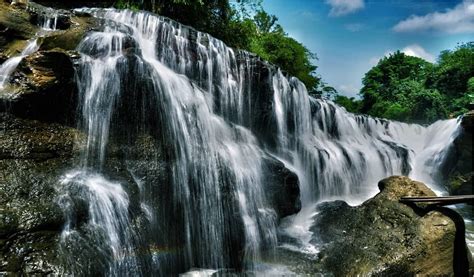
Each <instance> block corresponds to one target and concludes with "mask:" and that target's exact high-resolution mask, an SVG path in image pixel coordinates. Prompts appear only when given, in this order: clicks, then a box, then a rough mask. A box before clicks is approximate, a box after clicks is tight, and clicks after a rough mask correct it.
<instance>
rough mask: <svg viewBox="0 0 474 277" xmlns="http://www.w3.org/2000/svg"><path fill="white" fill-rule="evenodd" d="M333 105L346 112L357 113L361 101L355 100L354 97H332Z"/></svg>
mask: <svg viewBox="0 0 474 277" xmlns="http://www.w3.org/2000/svg"><path fill="white" fill-rule="evenodd" d="M334 103H336V104H338V105H339V106H342V107H344V108H346V110H347V111H348V112H351V113H359V112H360V107H361V104H362V101H361V100H356V99H355V98H354V97H350V98H349V97H347V96H344V95H336V96H335V97H334Z"/></svg>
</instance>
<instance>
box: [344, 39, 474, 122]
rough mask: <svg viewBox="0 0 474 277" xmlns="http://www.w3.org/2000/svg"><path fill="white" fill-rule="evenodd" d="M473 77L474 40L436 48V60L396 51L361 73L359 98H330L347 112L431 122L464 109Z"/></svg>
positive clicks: (470, 92) (467, 106)
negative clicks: (449, 48) (444, 49)
mask: <svg viewBox="0 0 474 277" xmlns="http://www.w3.org/2000/svg"><path fill="white" fill-rule="evenodd" d="M473 78H474V43H473V42H470V43H466V44H462V45H459V46H458V47H457V48H456V49H454V50H446V51H443V52H441V54H440V55H439V58H438V62H437V63H435V64H432V63H429V62H427V61H425V60H423V59H421V58H417V57H412V56H408V55H405V54H404V53H402V52H400V51H397V52H395V53H393V54H390V55H389V56H388V57H384V58H382V59H381V60H380V61H379V62H378V64H377V65H376V66H374V67H373V68H372V69H370V70H369V71H368V72H367V73H366V74H365V76H364V78H363V80H362V84H363V87H362V89H361V91H360V94H359V95H360V97H361V100H356V99H349V98H347V97H344V96H337V97H336V98H335V101H336V103H338V104H340V105H342V106H344V107H346V108H347V109H348V110H349V111H352V112H357V113H365V114H369V115H372V116H377V117H384V118H388V119H395V120H400V121H408V122H418V123H430V122H433V121H436V120H438V119H444V118H447V117H450V116H456V115H459V114H462V113H465V112H466V111H467V110H468V109H469V105H471V103H472V102H473V97H474V95H473V91H474V79H473Z"/></svg>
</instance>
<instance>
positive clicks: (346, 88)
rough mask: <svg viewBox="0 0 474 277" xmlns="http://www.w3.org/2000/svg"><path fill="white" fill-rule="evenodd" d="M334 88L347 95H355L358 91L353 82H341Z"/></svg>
mask: <svg viewBox="0 0 474 277" xmlns="http://www.w3.org/2000/svg"><path fill="white" fill-rule="evenodd" d="M336 90H337V91H338V92H339V93H340V94H342V95H345V96H347V97H357V94H358V93H359V90H360V88H359V87H357V86H355V85H353V84H347V85H345V84H342V85H338V86H336Z"/></svg>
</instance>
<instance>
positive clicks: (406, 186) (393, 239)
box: [276, 176, 470, 276]
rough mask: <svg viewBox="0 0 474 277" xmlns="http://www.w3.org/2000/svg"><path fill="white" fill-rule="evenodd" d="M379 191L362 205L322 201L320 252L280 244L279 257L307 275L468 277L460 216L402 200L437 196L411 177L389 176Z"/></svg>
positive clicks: (317, 221) (317, 229) (316, 229)
mask: <svg viewBox="0 0 474 277" xmlns="http://www.w3.org/2000/svg"><path fill="white" fill-rule="evenodd" d="M379 189H380V192H379V193H378V194H377V195H376V196H374V197H373V198H371V199H369V200H367V201H366V202H364V203H363V204H361V205H359V206H355V207H352V206H349V205H348V204H347V203H345V202H343V201H333V202H323V203H321V204H319V205H318V206H317V207H316V209H317V213H316V214H315V216H314V218H313V219H314V223H313V225H312V227H311V229H310V230H311V231H312V232H313V235H312V240H311V244H312V245H313V246H314V247H315V248H316V249H319V253H318V254H317V255H314V254H305V253H301V252H297V251H291V250H289V249H286V248H281V249H279V250H278V251H277V255H276V258H277V261H278V262H279V263H282V264H285V265H287V266H288V268H289V269H290V270H291V271H294V272H296V273H297V274H304V275H315V274H324V275H328V276H415V275H420V276H453V275H455V276H468V274H469V273H468V270H469V259H470V253H469V250H468V249H467V246H466V242H465V238H464V222H463V220H462V217H461V216H460V215H458V214H457V213H455V212H454V211H452V210H449V209H446V208H437V209H433V208H430V207H427V206H423V205H419V206H407V205H405V204H402V203H400V202H399V200H400V198H401V197H404V196H434V195H435V194H434V193H433V192H432V191H431V190H430V189H429V188H428V187H427V186H426V185H424V184H423V183H420V182H417V181H413V180H411V179H409V178H408V177H402V176H393V177H389V178H386V179H384V180H382V181H380V182H379ZM469 276H470V275H469Z"/></svg>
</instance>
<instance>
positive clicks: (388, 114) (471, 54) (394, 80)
mask: <svg viewBox="0 0 474 277" xmlns="http://www.w3.org/2000/svg"><path fill="white" fill-rule="evenodd" d="M261 2H262V0H156V1H137V0H117V1H116V2H115V6H116V7H118V8H131V9H139V8H141V9H147V10H151V11H154V12H157V13H159V14H161V15H164V16H168V17H170V18H172V19H175V20H177V21H179V22H181V23H183V24H187V25H190V26H193V27H194V28H196V29H198V30H201V31H204V32H207V33H209V34H211V35H212V36H214V37H216V38H219V39H221V40H223V41H224V42H225V43H226V44H228V45H229V46H231V47H235V48H239V49H244V50H248V51H250V52H253V53H255V54H257V55H258V56H260V57H261V58H263V59H264V60H267V61H269V62H271V63H273V64H275V65H277V66H279V67H280V68H281V69H282V70H284V71H286V72H287V73H288V74H290V75H292V76H295V77H297V78H298V79H300V80H301V81H302V82H303V83H304V84H305V85H306V87H307V88H308V91H309V93H310V94H312V95H315V96H321V95H325V96H330V97H333V99H334V100H335V102H336V103H337V104H339V105H341V106H344V107H345V108H346V109H347V110H348V111H349V112H353V113H364V114H368V115H372V116H376V117H383V118H388V119H393V120H399V121H406V122H417V123H431V122H434V121H436V120H438V119H445V118H448V117H453V116H457V115H460V114H463V113H465V112H466V111H468V110H469V105H472V104H470V103H472V102H473V98H474V42H470V43H466V44H462V45H459V46H458V47H457V48H456V49H454V50H446V51H443V52H442V53H440V55H439V58H438V61H437V63H435V64H432V63H429V62H427V61H425V60H423V59H421V58H417V57H412V56H408V55H405V54H404V53H402V52H400V51H398V52H395V53H393V54H390V55H389V56H387V57H384V58H382V59H381V60H380V61H379V63H378V64H377V65H376V66H374V67H373V68H372V69H371V70H370V71H368V72H367V73H366V75H365V77H364V78H363V87H362V89H361V91H360V93H359V95H360V100H358V99H354V98H348V97H346V96H343V95H339V94H337V91H336V90H335V89H334V88H332V87H330V86H327V84H325V83H324V82H322V81H321V78H320V77H319V76H318V75H317V74H316V69H317V66H315V65H314V64H313V61H314V60H317V56H316V54H315V53H312V52H311V51H310V50H308V49H307V48H306V47H305V46H304V45H303V44H301V43H300V42H298V41H296V40H295V39H293V38H291V37H289V36H288V34H287V33H286V32H285V30H284V29H283V28H282V26H281V25H279V24H278V18H277V17H276V16H274V15H270V14H268V13H267V12H265V11H264V10H263V8H262V5H261Z"/></svg>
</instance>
